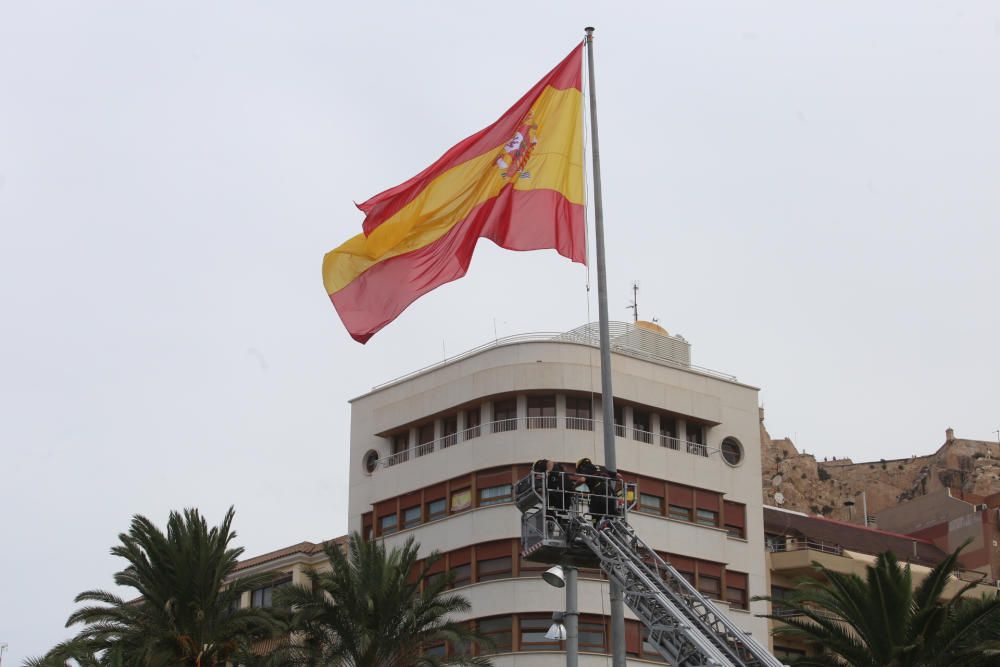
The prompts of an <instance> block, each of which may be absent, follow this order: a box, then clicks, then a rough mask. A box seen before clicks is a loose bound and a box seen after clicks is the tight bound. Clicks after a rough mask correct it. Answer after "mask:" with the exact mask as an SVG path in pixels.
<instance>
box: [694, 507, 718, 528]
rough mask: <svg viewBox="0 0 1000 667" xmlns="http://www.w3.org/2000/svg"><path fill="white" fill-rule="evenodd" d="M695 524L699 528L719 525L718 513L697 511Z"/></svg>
mask: <svg viewBox="0 0 1000 667" xmlns="http://www.w3.org/2000/svg"><path fill="white" fill-rule="evenodd" d="M695 523H697V524H698V525H699V526H713V527H716V526H718V525H719V513H718V512H713V511H712V510H703V509H700V508H699V509H698V513H697V515H696V518H695Z"/></svg>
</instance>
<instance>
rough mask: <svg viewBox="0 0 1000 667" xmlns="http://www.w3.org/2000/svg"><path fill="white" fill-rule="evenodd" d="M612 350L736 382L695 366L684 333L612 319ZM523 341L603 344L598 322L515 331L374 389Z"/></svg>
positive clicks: (731, 377)
mask: <svg viewBox="0 0 1000 667" xmlns="http://www.w3.org/2000/svg"><path fill="white" fill-rule="evenodd" d="M609 326H610V334H611V351H612V352H614V353H616V354H622V355H625V356H628V357H633V358H636V359H643V360H645V361H649V362H652V363H655V364H660V365H661V366H670V367H672V368H680V369H683V370H689V371H694V372H696V373H700V374H702V375H708V376H710V377H714V378H717V379H720V380H727V381H729V382H736V377H735V376H733V375H729V374H727V373H720V372H719V371H714V370H712V369H710V368H704V367H701V366H695V365H694V364H692V363H690V350H689V349H687V348H689V347H690V346H689V345H688V342H687V341H685V340H684V339H683V338H681V337H680V336H670V335H664V334H660V333H656V332H652V331H647V330H643V329H641V328H638V327H636V326H635V325H634V324H631V323H628V322H610V323H609ZM521 343H574V344H577V345H586V346H588V347H598V348H599V347H600V345H601V340H600V336H599V335H598V327H597V323H596V322H594V323H591V324H585V325H584V326H582V327H578V328H576V329H573V330H572V331H565V332H556V331H536V332H531V333H523V334H515V335H513V336H504V337H502V338H495V339H493V340H492V341H490V342H488V343H484V344H482V345H479V346H477V347H474V348H472V349H470V350H466V351H465V352H461V353H459V354H456V355H454V356H452V357H448V358H447V359H444V360H442V361H438V362H435V363H433V364H431V365H429V366H424V367H423V368H420V369H417V370H415V371H413V372H410V373H407V374H406V375H401V376H399V377H397V378H394V379H392V380H389V381H387V382H383V383H381V384H378V385H375V386H374V387H372V391H377V390H379V389H384V388H386V387H389V386H392V385H394V384H397V383H399V382H402V381H404V380H409V379H410V378H413V377H416V376H418V375H422V374H424V373H427V372H429V371H432V370H434V369H436V368H441V367H442V366H447V365H448V364H452V363H454V362H456V361H460V360H462V359H465V358H467V357H471V356H474V355H476V354H479V353H480V352H484V351H486V350H491V349H493V348H495V347H504V346H507V345H518V344H521Z"/></svg>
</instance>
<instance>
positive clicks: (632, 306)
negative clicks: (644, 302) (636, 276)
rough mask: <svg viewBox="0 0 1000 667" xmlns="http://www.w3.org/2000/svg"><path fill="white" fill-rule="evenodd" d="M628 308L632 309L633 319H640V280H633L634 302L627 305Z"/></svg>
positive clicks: (636, 320)
mask: <svg viewBox="0 0 1000 667" xmlns="http://www.w3.org/2000/svg"><path fill="white" fill-rule="evenodd" d="M625 309H626V310H631V311H632V321H633V322H638V321H639V281H638V280H633V281H632V303H630V304H629V305H627V306H625Z"/></svg>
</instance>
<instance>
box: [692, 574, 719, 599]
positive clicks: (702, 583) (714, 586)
mask: <svg viewBox="0 0 1000 667" xmlns="http://www.w3.org/2000/svg"><path fill="white" fill-rule="evenodd" d="M698 590H699V591H700V592H701V594H702V595H704V596H706V597H710V598H712V599H713V600H718V599H719V594H720V593H721V591H722V580H721V579H719V578H718V577H708V576H705V575H704V574H702V575H699V576H698Z"/></svg>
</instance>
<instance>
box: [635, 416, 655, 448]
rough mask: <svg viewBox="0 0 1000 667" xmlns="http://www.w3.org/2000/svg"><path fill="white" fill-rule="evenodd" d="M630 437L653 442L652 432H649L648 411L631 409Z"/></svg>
mask: <svg viewBox="0 0 1000 667" xmlns="http://www.w3.org/2000/svg"><path fill="white" fill-rule="evenodd" d="M632 439H633V440H638V441H639V442H646V443H650V442H653V434H652V433H650V432H649V413H648V412H646V411H645V410H632Z"/></svg>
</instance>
